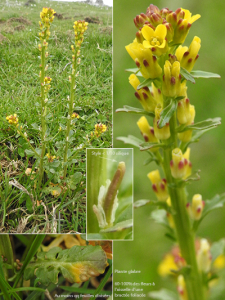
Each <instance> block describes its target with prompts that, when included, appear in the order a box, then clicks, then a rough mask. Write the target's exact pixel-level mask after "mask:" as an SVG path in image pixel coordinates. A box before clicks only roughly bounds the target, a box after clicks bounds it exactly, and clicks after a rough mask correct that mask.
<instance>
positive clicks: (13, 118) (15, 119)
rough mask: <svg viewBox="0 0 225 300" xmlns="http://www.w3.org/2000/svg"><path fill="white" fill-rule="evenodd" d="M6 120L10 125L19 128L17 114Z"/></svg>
mask: <svg viewBox="0 0 225 300" xmlns="http://www.w3.org/2000/svg"><path fill="white" fill-rule="evenodd" d="M6 120H7V121H8V123H9V124H12V125H15V126H17V127H18V126H19V125H18V122H19V119H18V117H17V114H14V115H10V116H7V117H6Z"/></svg>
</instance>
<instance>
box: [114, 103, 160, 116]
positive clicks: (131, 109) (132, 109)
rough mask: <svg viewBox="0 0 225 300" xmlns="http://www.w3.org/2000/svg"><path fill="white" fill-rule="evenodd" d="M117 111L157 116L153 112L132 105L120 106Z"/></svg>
mask: <svg viewBox="0 0 225 300" xmlns="http://www.w3.org/2000/svg"><path fill="white" fill-rule="evenodd" d="M116 112H117V113H118V112H127V113H133V114H139V115H148V116H151V117H154V116H155V114H154V113H153V112H148V111H146V110H144V109H141V108H136V107H131V106H128V105H124V107H123V108H118V109H117V110H116Z"/></svg>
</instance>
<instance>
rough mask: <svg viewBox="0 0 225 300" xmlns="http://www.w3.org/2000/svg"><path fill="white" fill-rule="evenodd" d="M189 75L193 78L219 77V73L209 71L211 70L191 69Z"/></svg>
mask: <svg viewBox="0 0 225 300" xmlns="http://www.w3.org/2000/svg"><path fill="white" fill-rule="evenodd" d="M191 75H192V76H193V77H194V78H221V76H220V75H219V74H215V73H211V72H205V71H199V70H198V71H197V70H196V71H191Z"/></svg>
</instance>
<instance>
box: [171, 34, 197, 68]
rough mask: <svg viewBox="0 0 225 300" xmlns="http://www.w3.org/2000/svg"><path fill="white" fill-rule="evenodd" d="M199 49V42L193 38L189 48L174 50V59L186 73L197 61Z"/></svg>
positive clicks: (180, 47)
mask: <svg viewBox="0 0 225 300" xmlns="http://www.w3.org/2000/svg"><path fill="white" fill-rule="evenodd" d="M200 48H201V40H200V38H199V37H197V36H195V37H194V39H193V41H192V42H191V45H190V46H189V48H187V47H182V46H179V47H178V48H177V50H176V53H175V55H176V57H177V59H178V60H179V62H180V65H181V67H182V68H185V69H186V70H187V71H188V72H191V70H192V69H193V67H194V64H195V62H196V60H197V59H198V56H199V55H198V52H199V49H200Z"/></svg>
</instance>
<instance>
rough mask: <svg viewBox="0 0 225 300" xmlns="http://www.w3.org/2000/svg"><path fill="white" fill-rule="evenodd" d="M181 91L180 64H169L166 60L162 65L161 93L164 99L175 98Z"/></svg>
mask: <svg viewBox="0 0 225 300" xmlns="http://www.w3.org/2000/svg"><path fill="white" fill-rule="evenodd" d="M180 90H181V75H180V63H179V62H178V61H175V62H173V64H171V63H170V62H169V61H168V60H167V61H166V62H165V65H164V75H163V84H162V92H163V94H164V95H165V96H166V97H177V96H179V94H180Z"/></svg>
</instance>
